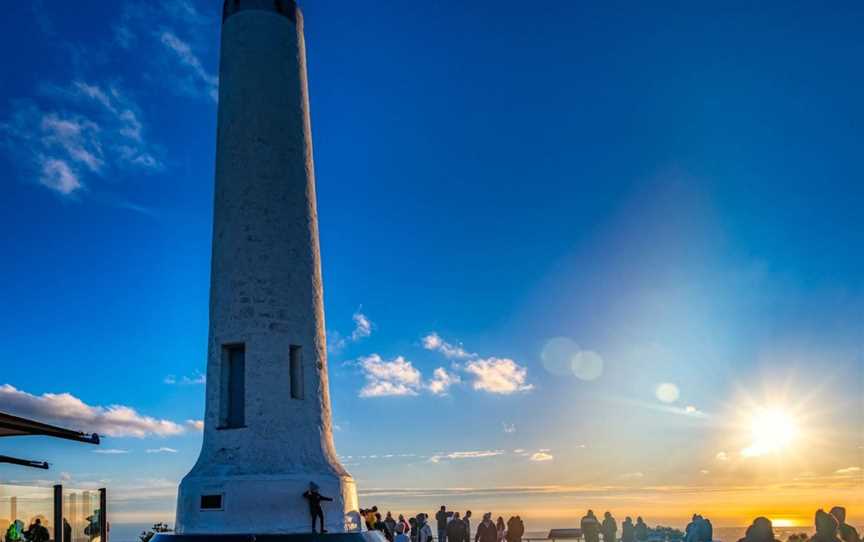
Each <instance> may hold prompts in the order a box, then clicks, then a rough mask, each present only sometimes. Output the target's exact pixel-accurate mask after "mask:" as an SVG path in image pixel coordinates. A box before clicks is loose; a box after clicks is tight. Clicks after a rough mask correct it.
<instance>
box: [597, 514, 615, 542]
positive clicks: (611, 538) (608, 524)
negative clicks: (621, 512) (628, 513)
mask: <svg viewBox="0 0 864 542" xmlns="http://www.w3.org/2000/svg"><path fill="white" fill-rule="evenodd" d="M600 531H601V532H602V533H603V542H615V540H616V538H617V536H616V533H617V532H618V524H617V523H616V522H615V518H613V517H612V513H611V512H608V511H607V512H606V513H605V514H603V524H602V525H601V526H600Z"/></svg>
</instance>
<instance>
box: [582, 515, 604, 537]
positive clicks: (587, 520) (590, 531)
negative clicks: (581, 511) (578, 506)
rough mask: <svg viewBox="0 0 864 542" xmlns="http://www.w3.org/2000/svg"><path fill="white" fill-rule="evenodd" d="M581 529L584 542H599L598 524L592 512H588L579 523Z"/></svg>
mask: <svg viewBox="0 0 864 542" xmlns="http://www.w3.org/2000/svg"><path fill="white" fill-rule="evenodd" d="M579 526H580V527H581V528H582V536H583V537H584V538H585V542H600V522H599V521H597V516H595V515H594V511H593V510H588V513H587V514H585V516H584V517H583V518H582V521H580V522H579Z"/></svg>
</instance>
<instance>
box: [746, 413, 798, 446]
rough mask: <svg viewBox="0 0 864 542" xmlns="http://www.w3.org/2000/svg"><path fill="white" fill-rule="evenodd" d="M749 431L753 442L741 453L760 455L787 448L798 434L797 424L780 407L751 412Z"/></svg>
mask: <svg viewBox="0 0 864 542" xmlns="http://www.w3.org/2000/svg"><path fill="white" fill-rule="evenodd" d="M750 431H751V434H752V438H753V442H752V444H750V446H748V447H746V448H744V449H743V450H741V455H742V456H744V457H761V456H764V455H769V454H776V453H779V452H782V451H783V450H785V449H786V448H788V447H789V445H790V444H792V442H793V441H794V440H795V437H796V436H797V435H798V424H797V423H796V422H795V420H794V419H793V418H792V416H791V415H790V414H789V413H788V412H786V411H784V410H782V409H779V408H771V409H760V410H757V411H756V412H754V413H753V418H752V420H751V422H750Z"/></svg>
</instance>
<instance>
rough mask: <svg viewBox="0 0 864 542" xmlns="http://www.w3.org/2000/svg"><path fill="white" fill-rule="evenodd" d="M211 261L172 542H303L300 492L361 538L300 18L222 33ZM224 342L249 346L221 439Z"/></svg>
mask: <svg viewBox="0 0 864 542" xmlns="http://www.w3.org/2000/svg"><path fill="white" fill-rule="evenodd" d="M229 1H232V2H233V1H234V0H229ZM244 1H246V0H240V2H239V3H240V4H242V3H243V2H244ZM212 258H213V259H212V274H211V286H210V288H211V291H210V336H209V345H208V346H209V354H208V361H207V394H206V413H205V420H204V421H205V425H204V441H203V446H202V450H201V455H200V457H199V459H198V461H197V463H196V464H195V466H194V467H193V468H192V470H191V472H190V473H189V474H188V475H187V476H186V477H185V478H184V479H183V482H182V483H181V486H180V493H179V496H178V503H177V532H178V533H185V534H203V533H257V534H264V533H298V532H308V531H309V530H310V522H309V512H308V506H307V505H306V502H305V500H304V499H303V498H302V493H303V491H305V489H306V488H307V486H308V484H309V482H310V481H314V482H316V483H317V484H318V485H320V486H321V493H322V494H324V495H327V496H330V497H334V498H335V499H336V500H335V502H333V503H325V512H326V515H327V527H328V529H329V530H332V531H337V532H341V531H345V530H351V529H352V528H355V527H359V517H358V516H357V515H356V509H357V497H356V491H355V489H354V482H353V480H352V479H351V477H350V475H348V473H347V472H346V471H345V470H344V469H343V468H342V466H341V465H340V464H339V461H338V459H337V458H336V452H335V449H334V446H333V435H332V429H331V425H332V422H331V414H330V397H329V389H328V381H327V357H326V352H327V351H326V340H325V336H324V310H323V298H322V296H323V294H322V284H321V263H320V256H319V249H318V222H317V214H316V207H315V178H314V171H313V164H312V142H311V133H310V126H309V101H308V96H307V87H306V65H305V49H304V43H303V21H302V16H301V15H300V13H299V11H297V12H296V16H295V17H294V18H293V19H292V18H288V17H284V16H282V15H280V14H279V13H276V12H274V11H268V10H260V9H248V10H239V11H237V12H236V13H233V14H232V15H231V17H230V18H228V19H226V20H225V22H224V24H223V26H222V50H221V58H220V89H219V117H218V135H217V157H216V190H215V202H214V227H213V254H212ZM232 343H245V346H246V371H245V382H246V387H245V389H246V392H245V427H241V428H233V429H219V422H220V415H219V413H220V400H221V398H220V382H221V378H222V345H225V344H232ZM291 345H300V346H301V347H302V356H303V375H304V386H303V388H304V390H305V396H304V398H303V399H292V398H291V388H290V369H289V349H290V346H291ZM202 494H222V495H224V497H223V509H222V510H219V511H211V510H200V496H201V495H202Z"/></svg>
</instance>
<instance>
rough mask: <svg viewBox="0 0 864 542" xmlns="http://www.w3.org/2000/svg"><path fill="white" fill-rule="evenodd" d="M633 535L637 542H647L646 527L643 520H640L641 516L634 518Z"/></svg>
mask: <svg viewBox="0 0 864 542" xmlns="http://www.w3.org/2000/svg"><path fill="white" fill-rule="evenodd" d="M633 534H634V535H635V536H636V540H637V542H644V541H645V540H648V525H647V524H646V523H645V520H643V519H642V516H638V517H637V518H636V526H635V527H634V528H633Z"/></svg>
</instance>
